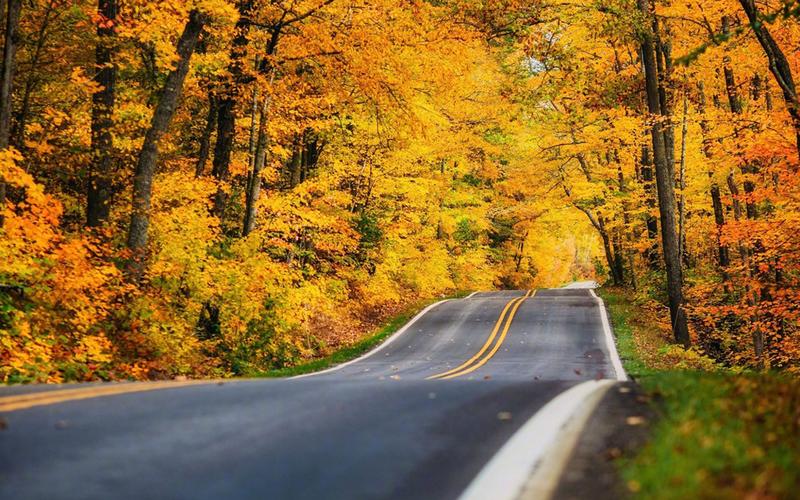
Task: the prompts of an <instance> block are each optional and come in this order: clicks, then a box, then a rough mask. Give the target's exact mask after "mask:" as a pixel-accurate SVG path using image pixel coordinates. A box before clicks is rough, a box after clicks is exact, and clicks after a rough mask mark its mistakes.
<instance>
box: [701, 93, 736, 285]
mask: <svg viewBox="0 0 800 500" xmlns="http://www.w3.org/2000/svg"><path fill="white" fill-rule="evenodd" d="M698 90H699V93H700V98H699V103H700V104H699V111H700V115H701V116H703V118H702V119H701V120H700V130H702V132H703V155H704V156H705V157H706V158H707V159H709V160H710V159H711V158H712V155H713V153H712V150H711V143H710V141H711V139H709V125H708V120H707V119H706V118H705V112H706V94H705V87H704V86H703V82H700V83H699V84H698ZM708 177H709V178H710V179H711V189H710V194H711V205H712V207H713V209H714V224H715V225H716V240H717V259H718V262H719V267H720V271H721V273H722V279H723V280H724V281H728V279H729V276H728V271H727V268H728V266H729V265H730V263H731V259H730V252H729V251H728V246H727V245H723V244H722V229H723V227H724V226H725V210H724V209H723V206H722V195H721V192H720V189H719V184H718V183H717V181H715V180H714V171H713V170H709V171H708Z"/></svg>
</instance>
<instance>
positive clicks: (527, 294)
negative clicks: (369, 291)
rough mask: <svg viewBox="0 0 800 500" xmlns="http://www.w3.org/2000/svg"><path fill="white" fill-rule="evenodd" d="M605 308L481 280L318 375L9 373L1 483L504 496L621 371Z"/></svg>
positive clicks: (200, 491) (0, 444) (225, 492)
mask: <svg viewBox="0 0 800 500" xmlns="http://www.w3.org/2000/svg"><path fill="white" fill-rule="evenodd" d="M605 323H606V321H605V319H604V312H603V310H602V309H601V306H600V303H599V300H598V299H596V297H595V296H594V295H593V293H592V292H591V291H590V290H588V289H549V290H537V291H535V292H534V291H505V292H486V293H477V294H473V295H472V296H470V297H469V298H465V299H459V300H449V301H445V302H442V303H438V304H436V305H434V306H433V307H431V308H429V309H428V310H426V311H425V312H424V313H423V314H421V315H419V316H417V317H416V318H415V319H414V320H412V322H411V323H410V324H408V325H406V327H405V328H404V330H401V332H400V333H398V334H397V335H395V336H393V337H391V338H390V339H389V340H388V341H387V342H385V343H384V344H383V345H382V346H380V347H379V348H378V349H377V350H375V351H372V352H371V353H369V354H368V355H367V356H365V357H363V358H361V359H358V360H355V361H354V362H351V363H347V364H345V365H341V366H340V367H337V368H334V369H332V370H328V371H326V372H322V373H319V374H315V375H313V376H304V377H299V378H294V379H281V380H269V379H264V380H242V381H231V382H225V383H204V384H191V383H188V384H180V385H179V386H177V387H176V386H172V385H168V386H167V387H166V388H164V387H160V388H159V387H153V389H152V390H149V388H150V387H152V386H148V384H147V383H144V384H116V385H113V386H111V389H110V390H111V392H114V391H116V390H117V389H116V388H117V387H121V386H122V387H125V388H133V389H132V390H135V391H139V392H129V393H122V394H110V395H109V394H102V391H104V390H107V389H106V388H107V387H108V386H91V387H89V388H85V389H84V388H81V389H78V390H77V391H76V390H75V389H74V388H72V387H67V388H63V389H59V390H57V391H56V392H33V393H32V394H33V395H32V396H30V395H29V396H21V394H23V393H28V392H30V391H32V390H34V389H25V388H23V389H20V388H5V389H4V390H3V391H0V414H2V417H3V419H4V421H5V425H6V428H5V429H4V430H3V431H2V432H0V498H3V499H5V498H8V499H48V500H50V499H60V498H70V499H71V498H81V499H84V498H91V499H95V498H97V499H100V498H103V499H105V498H130V499H141V498H150V499H154V498H196V499H205V498H208V499H211V498H214V499H218V498H254V499H264V498H286V499H293V498H302V499H316V498H334V499H335V498H393V499H407V498H442V499H449V498H458V497H459V496H461V495H465V498H466V497H469V496H470V494H471V495H472V497H475V498H480V497H483V494H482V493H481V492H482V491H486V490H485V488H486V487H489V486H491V487H492V488H494V489H493V490H492V491H493V492H496V493H497V495H494V494H493V495H492V496H493V497H494V498H500V497H503V496H504V495H505V496H506V497H508V498H513V497H516V496H517V495H518V493H519V492H520V491H521V490H520V488H522V487H523V484H521V483H520V481H521V480H522V479H524V478H523V477H522V476H525V477H527V476H529V475H530V474H532V473H534V472H535V471H534V468H533V465H535V464H538V465H537V467H538V469H536V470H539V469H541V470H542V471H544V470H545V469H546V468H547V467H545V466H544V465H542V463H544V462H543V461H542V460H541V457H539V458H537V457H535V456H531V457H528V456H525V457H523V459H521V460H520V459H519V457H518V456H517V455H519V454H520V453H522V454H529V453H531V451H530V450H532V449H533V448H537V446H538V445H536V446H534V445H532V444H531V443H534V442H537V440H542V439H544V441H542V443H541V446H538V447H539V448H541V449H542V450H543V451H541V453H542V454H544V455H545V456H557V455H559V453H558V452H557V451H554V450H556V448H554V447H553V446H556V445H558V446H561V448H564V447H565V446H566V445H564V444H563V443H567V442H568V441H569V440H568V439H567V438H565V437H563V436H561V434H559V433H560V432H562V431H561V430H560V429H561V426H562V424H561V423H560V422H561V421H562V420H561V419H563V418H566V417H570V416H571V415H573V414H576V410H575V409H574V408H573V407H575V405H579V404H583V403H581V401H583V400H588V398H589V396H587V394H590V393H593V392H596V391H595V389H594V388H595V385H597V386H598V387H599V386H600V383H598V382H589V383H585V384H584V382H586V381H594V380H598V379H613V380H619V379H623V378H624V374H623V373H621V367H620V366H619V364H618V363H619V362H618V358H617V357H616V354H615V353H614V352H613V347H610V345H609V335H610V332H609V331H608V327H607V324H605ZM612 346H613V344H612ZM156 389H157V390H156ZM39 390H40V389H39ZM124 390H129V389H124ZM570 390H572V392H571V393H570V394H573V396H569V395H566V396H565V394H566V393H567V392H568V391H570ZM59 391H64V392H59ZM85 391H89V392H88V393H87V392H85ZM92 391H94V392H95V393H97V394H92ZM576 391H577V392H576ZM581 391H583V392H582V393H581V394H578V393H579V392H581ZM42 394H45V395H46V396H45V397H46V398H49V399H36V398H42V397H43V396H42ZM575 394H577V395H575ZM95 395H96V396H97V397H90V396H95ZM25 397H28V398H29V399H27V400H26V399H25ZM78 398H82V399H78ZM595 399H596V398H595ZM548 403H549V404H548ZM565 405H566V406H565ZM569 405H572V406H569ZM543 408H544V409H543ZM569 408H573V409H569ZM542 409H543V410H542ZM584 409H585V408H584ZM539 410H542V411H541V412H539ZM542 415H545V418H542ZM537 422H538V423H537ZM576 422H577V420H576ZM537 425H538V427H537ZM542 425H544V426H545V427H541V426H542ZM548 425H549V426H550V429H551V430H549V431H543V430H542V429H546V428H547V427H546V426H548ZM564 428H566V427H564ZM548 439H549V440H551V441H553V442H552V443H550V444H548V443H549V441H547V440H548ZM512 443H516V445H512ZM553 443H555V444H553ZM520 444H522V448H520ZM515 446H516V447H515ZM548 446H549V448H548ZM520 449H521V450H522V451H520ZM515 450H516V451H515ZM562 451H563V450H562ZM567 451H568V450H567ZM515 453H516V454H517V455H515ZM561 454H562V455H563V453H561ZM509 457H511V458H509ZM509 460H510V462H509ZM537 460H538V462H537ZM504 464H511V465H510V466H509V465H504ZM523 464H524V466H523ZM514 467H516V468H517V469H519V470H518V471H517V475H516V476H514V473H513V470H512V469H514ZM551 468H552V467H551ZM553 470H556V473H555V474H556V476H557V474H558V472H557V467H556V468H555V469H553ZM498 471H499V472H498ZM537 473H540V474H544V473H543V472H541V471H539V472H537ZM550 475H551V476H552V475H553V474H552V473H551V474H550ZM551 479H552V478H551ZM498 481H499V483H498ZM498 484H499V486H498ZM492 485H493V486H492ZM481 488H484V489H483V490H482V489H481ZM501 489H502V490H503V491H502V493H503V494H501V491H500V490H501Z"/></svg>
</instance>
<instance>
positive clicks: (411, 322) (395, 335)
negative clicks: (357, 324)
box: [289, 299, 451, 380]
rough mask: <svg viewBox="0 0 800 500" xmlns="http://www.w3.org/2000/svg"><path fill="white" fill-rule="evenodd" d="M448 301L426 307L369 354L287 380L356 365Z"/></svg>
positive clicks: (290, 378)
mask: <svg viewBox="0 0 800 500" xmlns="http://www.w3.org/2000/svg"><path fill="white" fill-rule="evenodd" d="M450 300H451V299H445V300H440V301H439V302H434V303H433V304H431V305H429V306H428V307H426V308H425V309H423V310H422V311H420V312H419V313H418V314H417V315H416V316H414V317H413V318H411V320H410V321H409V322H408V323H406V324H405V325H403V327H402V328H400V329H399V330H397V331H396V332H394V333H393V334H392V336H391V337H389V338H388V339H386V340H384V341H383V342H381V344H380V345H379V346H378V347H376V348H375V349H372V350H371V351H369V352H367V353H365V354H363V355H361V356H359V357H357V358H356V359H351V360H350V361H347V362H346V363H341V364H338V365H336V366H333V367H331V368H326V369H325V370H320V371H318V372H311V373H304V374H303V375H295V376H294V377H289V380H293V379H297V378H305V377H313V376H314V375H322V374H323V373H330V372H335V371H336V370H341V369H342V368H344V367H345V366H349V365H352V364H353V363H358V362H359V361H361V360H362V359H365V358H368V357H370V356H372V355H373V354H375V353H376V352H379V351H380V350H381V349H383V348H384V347H386V346H387V345H389V344H391V343H392V342H394V341H395V340H396V339H397V337H399V336H400V335H402V334H403V333H404V332H405V331H406V330H408V329H409V328H411V325H413V324H414V323H416V321H417V320H418V319H420V318H421V317H422V316H424V315H425V314H426V313H428V312H429V311H430V310H431V309H433V308H434V307H437V306H439V305H441V304H444V303H445V302H448V301H450Z"/></svg>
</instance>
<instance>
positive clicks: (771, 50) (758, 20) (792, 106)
mask: <svg viewBox="0 0 800 500" xmlns="http://www.w3.org/2000/svg"><path fill="white" fill-rule="evenodd" d="M739 3H740V4H741V5H742V9H744V12H745V14H747V19H748V20H749V21H750V27H751V28H752V29H753V33H754V34H755V35H756V38H757V39H758V43H760V44H761V48H762V49H764V54H766V56H767V60H768V61H769V70H770V72H771V73H772V76H773V77H775V81H776V82H777V83H778V87H780V89H781V91H782V92H783V99H784V101H786V109H787V110H788V111H789V116H791V118H792V124H793V125H794V130H795V140H796V145H797V154H798V155H800V101H798V97H797V88H796V87H795V83H794V78H793V77H792V68H791V66H790V65H789V61H788V60H787V59H786V56H785V55H784V54H783V51H781V49H780V47H778V44H777V43H776V42H775V40H774V39H773V38H772V35H771V34H770V32H769V29H767V25H766V24H765V23H764V20H763V18H762V16H761V13H760V12H759V11H758V7H757V6H756V3H755V0H739Z"/></svg>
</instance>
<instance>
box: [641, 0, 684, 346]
mask: <svg viewBox="0 0 800 500" xmlns="http://www.w3.org/2000/svg"><path fill="white" fill-rule="evenodd" d="M638 6H639V9H640V10H641V12H642V14H644V15H645V16H646V18H647V19H651V18H652V15H653V13H652V12H651V8H650V4H649V2H648V0H638ZM644 24H645V27H644V29H643V33H642V62H643V66H644V72H645V82H646V85H645V91H646V95H647V107H648V110H649V112H650V117H651V120H652V122H653V123H652V128H651V129H650V135H651V139H652V143H653V159H654V163H655V174H656V188H657V189H656V190H657V191H658V208H659V214H660V219H661V240H662V247H663V254H664V264H665V266H666V271H667V295H668V296H669V309H670V319H671V321H672V331H673V334H674V335H675V340H676V341H678V342H680V343H682V344H683V345H684V346H689V345H691V338H690V337H689V326H688V323H687V320H686V312H685V311H684V308H683V276H682V270H681V261H680V254H679V253H678V234H677V227H676V220H675V176H674V171H673V170H674V169H673V168H670V167H671V165H670V164H669V161H668V156H667V150H666V144H665V140H664V125H663V121H664V120H665V117H664V115H663V110H662V108H661V104H660V102H659V88H658V82H659V75H658V68H657V63H656V52H655V47H654V44H653V40H654V34H653V31H652V28H651V27H650V26H652V25H649V23H644ZM666 119H668V118H666Z"/></svg>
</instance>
